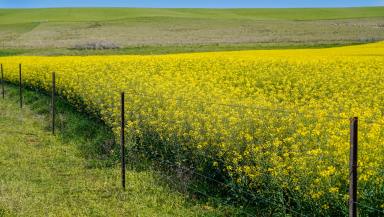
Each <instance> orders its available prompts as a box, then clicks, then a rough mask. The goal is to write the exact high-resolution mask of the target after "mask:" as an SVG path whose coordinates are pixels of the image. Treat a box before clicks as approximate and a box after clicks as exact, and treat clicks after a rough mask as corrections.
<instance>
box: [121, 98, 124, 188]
mask: <svg viewBox="0 0 384 217" xmlns="http://www.w3.org/2000/svg"><path fill="white" fill-rule="evenodd" d="M124 103H125V99H124V92H122V93H121V120H120V121H121V123H120V127H121V128H120V129H121V132H120V146H121V185H122V187H123V189H124V190H125V135H124V133H125V132H124V128H125V114H124V113H125V108H124Z"/></svg>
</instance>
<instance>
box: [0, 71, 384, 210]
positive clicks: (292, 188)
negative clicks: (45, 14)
mask: <svg viewBox="0 0 384 217" xmlns="http://www.w3.org/2000/svg"><path fill="white" fill-rule="evenodd" d="M1 71H2V85H3V83H4V82H3V68H2V67H1ZM20 72H21V67H20ZM61 79H62V78H61V77H60V74H59V75H57V76H56V80H57V81H58V82H63V81H60V80H61ZM75 80H76V79H75ZM77 82H78V83H79V84H80V85H81V86H83V87H84V88H86V87H87V84H86V81H84V80H82V79H77ZM19 84H22V82H21V73H20V83H19ZM54 84H55V83H54V82H53V83H52V87H54V86H55V85H54ZM2 87H3V86H2ZM47 87H48V88H47ZM47 87H46V89H49V88H51V86H50V85H49V84H48V85H47ZM108 87H109V88H111V89H113V87H112V86H108ZM65 88H66V87H63V86H60V85H58V89H57V93H59V94H60V95H62V96H64V97H66V96H65V94H66V92H65V91H68V90H66V89H65ZM100 88H101V87H100ZM103 88H106V87H103ZM2 90H3V91H2V92H3V93H4V88H3V89H2ZM120 91H123V92H124V93H125V102H124V110H125V113H123V114H124V116H125V120H123V122H122V124H123V125H122V126H124V127H122V126H120V124H121V122H120V119H121V117H120V115H119V114H120V112H119V111H120V110H121V105H120V103H121V101H120V100H119V93H120ZM113 92H114V95H112V96H110V95H108V94H105V95H99V96H100V97H99V98H97V99H96V98H95V99H93V101H92V103H91V104H90V105H88V107H86V108H82V109H84V110H90V111H93V112H94V110H95V109H96V108H101V109H100V110H103V112H102V113H98V115H100V116H101V118H103V121H105V122H106V123H107V124H108V125H110V126H111V127H112V128H113V129H114V131H115V132H117V133H116V134H117V135H118V134H119V132H121V130H122V128H124V129H125V132H124V136H125V137H126V141H125V142H122V143H126V144H127V147H128V149H127V153H126V154H125V155H123V156H124V157H125V158H126V159H127V160H126V161H127V162H128V163H129V162H131V163H133V162H132V161H134V160H141V158H139V157H137V156H144V157H145V158H146V159H150V160H151V161H152V162H155V163H154V164H153V166H155V168H157V169H159V170H160V171H162V172H163V175H164V178H165V179H167V180H168V181H169V182H170V183H172V184H173V185H175V186H176V187H180V186H184V187H185V188H186V189H188V192H189V193H191V194H197V195H200V196H202V197H205V198H216V197H215V195H220V198H225V199H226V200H227V201H229V203H231V204H237V205H239V204H240V205H242V206H244V207H245V208H244V211H243V215H246V216H260V215H270V216H274V215H293V216H345V215H348V214H351V211H350V210H349V207H350V202H349V199H350V197H351V195H350V189H349V184H350V180H351V174H350V167H349V164H350V160H351V159H350V130H351V129H350V121H351V120H350V118H346V117H343V116H338V115H330V114H318V113H316V112H304V111H300V110H299V109H285V108H269V107H263V106H244V105H239V104H232V103H219V102H214V101H212V100H211V101H203V100H197V99H187V98H183V97H169V96H163V95H161V93H159V94H157V95H153V94H148V93H145V92H140V91H139V90H134V89H128V88H127V89H123V90H120V89H119V90H113ZM55 93H56V92H55V91H53V92H52V94H53V96H54V94H55ZM21 94H22V86H20V99H22V97H23V96H22V95H21ZM83 97H84V96H83ZM67 99H68V100H70V101H72V102H73V103H74V104H76V105H77V106H83V104H82V103H81V100H83V99H81V98H80V99H74V98H67ZM78 100H79V101H78ZM52 102H54V101H52ZM20 103H21V104H20V106H22V100H20ZM52 111H53V113H54V107H52ZM97 112H100V111H97ZM52 117H53V118H52V119H53V121H54V117H55V116H54V115H53V116H52ZM53 123H54V122H53ZM359 123H361V124H360V125H359V155H358V159H359V163H358V164H359V167H358V173H357V174H359V176H358V183H359V185H358V189H357V195H358V200H357V201H353V202H352V204H355V205H357V207H358V212H359V214H360V215H361V216H384V202H383V201H384V189H383V186H384V180H383V177H384V173H383V171H384V167H383V165H384V162H383V158H382V157H381V156H384V146H383V145H382V139H381V138H383V137H382V136H383V135H384V128H382V127H383V124H382V123H381V122H378V121H374V120H364V119H360V120H359ZM52 126H53V127H54V124H52ZM124 162H125V160H124ZM124 170H125V169H123V171H124Z"/></svg>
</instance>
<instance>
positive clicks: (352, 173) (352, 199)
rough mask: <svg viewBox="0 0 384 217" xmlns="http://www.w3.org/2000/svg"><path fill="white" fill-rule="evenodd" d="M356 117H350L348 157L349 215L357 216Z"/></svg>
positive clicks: (351, 216)
mask: <svg viewBox="0 0 384 217" xmlns="http://www.w3.org/2000/svg"><path fill="white" fill-rule="evenodd" d="M357 132H358V118H357V117H354V118H352V119H351V149H350V152H351V153H350V159H349V178H350V180H349V217H357V142H358V137H357Z"/></svg>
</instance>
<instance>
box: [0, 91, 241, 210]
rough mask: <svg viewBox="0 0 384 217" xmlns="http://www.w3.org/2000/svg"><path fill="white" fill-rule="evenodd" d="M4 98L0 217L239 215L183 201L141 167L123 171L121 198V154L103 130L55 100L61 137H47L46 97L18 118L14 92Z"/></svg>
mask: <svg viewBox="0 0 384 217" xmlns="http://www.w3.org/2000/svg"><path fill="white" fill-rule="evenodd" d="M6 93H7V94H6V99H5V100H2V99H0V129H1V130H0V144H1V146H0V216H233V215H241V212H240V211H239V210H238V209H235V208H233V207H231V206H225V205H220V204H219V203H217V202H211V201H212V199H208V198H206V199H205V200H197V199H195V198H196V196H194V195H193V194H182V193H180V192H179V191H177V190H175V188H173V187H171V186H170V185H169V184H167V182H166V180H165V179H164V176H163V175H161V174H160V172H156V171H155V170H151V169H149V167H147V166H145V165H144V166H143V165H142V166H141V170H137V169H136V170H134V169H130V170H128V171H127V190H126V191H122V190H121V188H120V180H119V176H120V170H119V165H118V164H117V162H118V161H117V155H118V151H117V150H118V147H117V145H116V144H115V143H114V138H113V135H112V133H111V132H110V130H109V129H108V128H107V127H106V126H104V125H103V124H102V123H100V122H99V121H98V120H97V119H94V118H91V117H89V116H87V115H86V114H82V113H79V112H76V111H75V110H74V109H73V108H72V107H71V106H70V105H68V104H66V103H65V102H64V101H62V100H58V105H57V111H58V117H57V123H58V128H59V129H58V134H57V136H52V135H51V134H50V132H49V97H48V96H45V95H44V94H43V93H37V92H35V91H25V98H24V100H25V102H26V106H25V107H24V108H23V109H22V110H20V109H19V108H18V103H17V96H18V92H17V88H16V87H14V86H12V85H7V86H6ZM132 164H137V162H136V163H132ZM131 166H132V168H137V166H134V165H131Z"/></svg>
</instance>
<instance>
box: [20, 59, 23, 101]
mask: <svg viewBox="0 0 384 217" xmlns="http://www.w3.org/2000/svg"><path fill="white" fill-rule="evenodd" d="M19 93H20V108H23V82H22V78H21V64H19Z"/></svg>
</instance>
